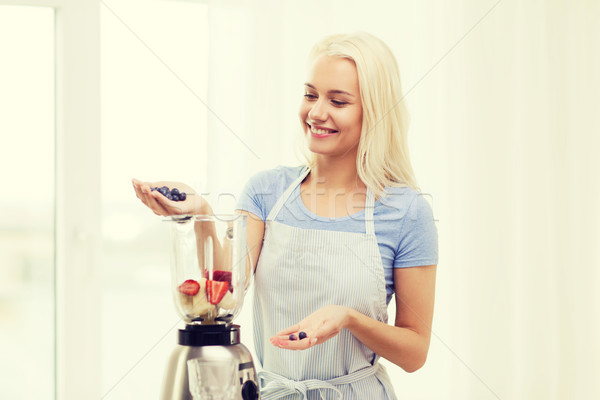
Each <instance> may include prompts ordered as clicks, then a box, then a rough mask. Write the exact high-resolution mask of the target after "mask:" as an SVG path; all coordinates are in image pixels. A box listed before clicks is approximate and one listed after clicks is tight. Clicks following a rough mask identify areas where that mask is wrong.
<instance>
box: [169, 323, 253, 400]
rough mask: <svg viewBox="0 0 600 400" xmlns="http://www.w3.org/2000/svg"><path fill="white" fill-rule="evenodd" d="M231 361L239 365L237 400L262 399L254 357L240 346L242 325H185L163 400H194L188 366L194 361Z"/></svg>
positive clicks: (172, 359) (170, 361)
mask: <svg viewBox="0 0 600 400" xmlns="http://www.w3.org/2000/svg"><path fill="white" fill-rule="evenodd" d="M197 358H200V359H203V360H231V361H232V362H233V361H237V362H238V363H239V378H240V379H239V390H238V391H237V393H238V395H237V397H236V400H256V399H259V398H260V396H259V393H258V380H257V376H256V370H255V368H254V363H253V362H252V355H251V354H250V351H249V350H248V348H247V347H246V346H244V345H243V344H242V343H240V327H239V325H232V324H228V325H186V327H185V329H180V330H179V344H178V345H177V346H175V348H174V349H173V351H172V352H171V356H170V358H169V363H168V365H167V369H166V373H165V377H164V380H163V388H162V394H161V397H160V399H161V400H193V397H192V395H191V393H190V390H189V382H188V371H187V362H188V360H192V359H197Z"/></svg>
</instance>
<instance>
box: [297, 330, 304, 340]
mask: <svg viewBox="0 0 600 400" xmlns="http://www.w3.org/2000/svg"><path fill="white" fill-rule="evenodd" d="M298 337H299V338H300V340H302V339H306V332H304V331H302V332H300V333H298Z"/></svg>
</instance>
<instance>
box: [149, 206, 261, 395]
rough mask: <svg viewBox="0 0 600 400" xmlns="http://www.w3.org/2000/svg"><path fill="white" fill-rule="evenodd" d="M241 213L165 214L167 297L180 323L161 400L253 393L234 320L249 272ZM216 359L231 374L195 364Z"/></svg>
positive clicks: (247, 356) (254, 378)
mask: <svg viewBox="0 0 600 400" xmlns="http://www.w3.org/2000/svg"><path fill="white" fill-rule="evenodd" d="M246 218H247V217H246V216H245V215H242V214H230V215H191V216H190V215H186V216H181V215H179V216H170V217H167V218H165V221H166V222H167V223H168V224H169V225H170V231H171V280H172V282H171V287H172V293H173V300H174V303H175V307H176V309H177V312H178V314H179V315H180V316H181V318H182V319H183V321H184V322H185V328H184V329H179V331H178V343H177V345H176V346H175V348H174V349H173V351H172V353H171V356H170V358H169V361H168V365H167V369H166V372H165V377H164V380H163V387H162V394H161V400H192V399H193V400H196V399H211V398H215V399H216V398H218V399H227V398H231V399H236V400H238V399H242V400H248V399H252V400H255V399H259V391H258V381H257V375H256V370H255V368H254V363H253V362H252V356H251V354H250V351H249V350H248V349H247V348H246V346H244V345H243V344H242V343H241V342H240V326H239V325H235V324H233V319H234V318H235V317H236V316H237V315H238V313H239V311H240V310H241V308H242V305H243V301H244V295H245V293H246V289H247V288H248V286H249V284H250V280H251V277H252V274H253V271H254V268H253V265H252V261H251V258H250V256H249V251H248V248H247V244H246ZM218 364H220V365H224V366H227V365H230V366H231V365H233V368H231V370H232V371H234V372H233V374H234V376H233V377H231V376H230V377H226V376H221V375H218V374H213V373H212V372H216V367H214V368H212V370H211V369H209V370H206V369H200V368H194V367H193V366H194V365H197V366H198V365H203V366H205V365H209V366H210V365H218ZM202 371H205V372H202ZM216 376H218V378H215V377H216ZM190 377H192V380H193V381H190ZM196 378H197V380H196ZM231 378H232V379H231ZM215 380H219V382H216V381H215ZM219 390H225V391H226V392H227V393H226V394H225V392H223V393H221V392H219ZM192 391H195V392H196V393H192ZM202 393H204V394H202Z"/></svg>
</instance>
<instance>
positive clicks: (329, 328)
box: [270, 305, 351, 350]
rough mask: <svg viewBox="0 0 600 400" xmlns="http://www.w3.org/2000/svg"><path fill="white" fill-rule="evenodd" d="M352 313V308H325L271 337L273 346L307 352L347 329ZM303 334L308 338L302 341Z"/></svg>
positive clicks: (330, 306)
mask: <svg viewBox="0 0 600 400" xmlns="http://www.w3.org/2000/svg"><path fill="white" fill-rule="evenodd" d="M350 311H351V310H350V308H348V307H344V306H335V305H329V306H326V307H323V308H321V309H319V310H317V311H316V312H314V313H312V314H311V315H309V316H308V317H306V318H304V319H303V320H302V321H300V323H298V324H296V325H294V326H290V327H289V328H286V329H283V330H281V331H279V332H277V334H276V335H275V336H273V337H271V339H270V340H271V344H273V345H274V346H277V347H280V348H282V349H288V350H306V349H308V348H310V347H311V346H314V345H316V344H320V343H323V342H325V341H327V340H329V339H331V338H332V337H334V336H336V335H337V334H338V333H340V331H341V330H342V329H343V328H345V327H346V325H347V323H348V318H349V315H350ZM301 332H304V333H305V334H306V338H304V339H300V336H301V334H300V333H301ZM292 335H293V336H292Z"/></svg>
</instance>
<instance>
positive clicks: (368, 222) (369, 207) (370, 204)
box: [267, 166, 375, 235]
mask: <svg viewBox="0 0 600 400" xmlns="http://www.w3.org/2000/svg"><path fill="white" fill-rule="evenodd" d="M309 172H310V167H308V166H307V167H306V168H304V170H303V171H302V173H301V174H300V176H299V177H298V178H296V180H294V182H292V184H291V185H290V186H288V188H287V189H286V190H285V192H283V194H282V195H281V196H280V197H279V199H277V202H276V203H275V205H274V206H273V208H272V209H271V211H270V212H269V215H268V216H267V221H273V220H274V219H275V217H276V216H277V214H279V211H281V208H282V207H283V205H284V204H285V202H286V201H287V199H288V198H289V197H290V195H291V194H292V192H293V191H294V190H295V189H296V187H297V186H298V185H300V184H301V183H302V181H303V180H304V178H306V176H307V175H308V174H309ZM374 209H375V196H374V195H373V192H371V190H370V189H369V188H367V199H366V201H365V232H366V233H367V235H374V234H375V220H374V218H373V211H374Z"/></svg>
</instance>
